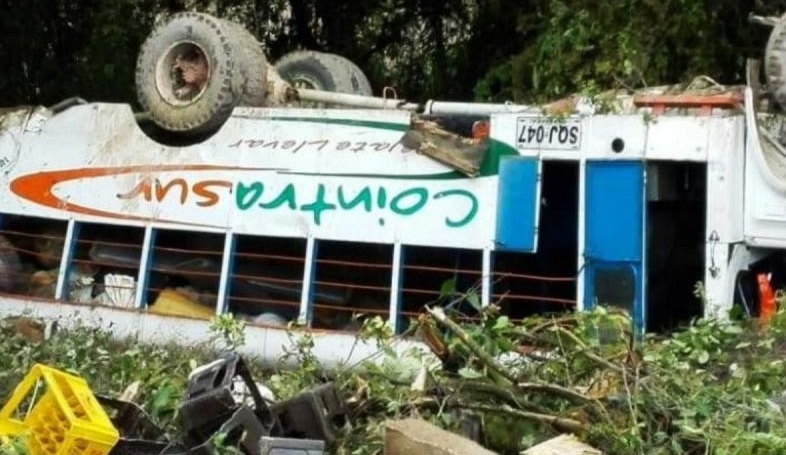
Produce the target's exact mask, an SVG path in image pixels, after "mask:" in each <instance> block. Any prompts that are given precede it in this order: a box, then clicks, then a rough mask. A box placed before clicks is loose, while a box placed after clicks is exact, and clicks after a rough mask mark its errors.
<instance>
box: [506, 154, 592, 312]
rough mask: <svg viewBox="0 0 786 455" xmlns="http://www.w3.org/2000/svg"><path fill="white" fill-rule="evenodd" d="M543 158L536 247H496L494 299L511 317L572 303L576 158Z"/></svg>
mask: <svg viewBox="0 0 786 455" xmlns="http://www.w3.org/2000/svg"><path fill="white" fill-rule="evenodd" d="M542 164H543V166H542V175H541V198H540V199H541V200H540V222H539V224H538V249H537V253H535V254H531V253H512V252H496V253H494V275H493V280H494V293H493V296H494V298H493V300H494V301H498V300H499V301H500V302H501V305H502V308H503V311H504V312H505V313H506V314H508V315H509V316H510V317H511V318H514V319H518V318H523V317H526V316H530V315H533V314H542V313H550V312H564V311H569V310H572V309H573V308H575V305H576V275H577V258H578V219H579V218H578V217H579V164H578V162H576V161H562V160H559V161H558V160H547V161H543V163H542Z"/></svg>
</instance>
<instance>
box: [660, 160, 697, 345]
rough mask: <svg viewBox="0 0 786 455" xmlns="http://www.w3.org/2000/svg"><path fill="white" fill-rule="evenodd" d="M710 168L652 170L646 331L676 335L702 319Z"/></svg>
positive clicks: (679, 165)
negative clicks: (700, 289)
mask: <svg viewBox="0 0 786 455" xmlns="http://www.w3.org/2000/svg"><path fill="white" fill-rule="evenodd" d="M706 187H707V185H706V164H705V163H689V162H650V163H648V164H647V230H646V232H647V291H646V292H647V331H651V332H662V331H668V330H672V329H675V328H677V327H679V326H680V325H683V324H685V323H688V322H689V321H690V320H691V319H693V318H696V317H700V316H701V315H702V303H701V301H700V300H699V298H698V297H696V296H695V295H694V289H695V286H696V284H697V283H699V282H701V281H702V280H703V279H704V237H705V235H704V233H705V229H706V228H705V223H706V222H705V213H706V203H707V199H706Z"/></svg>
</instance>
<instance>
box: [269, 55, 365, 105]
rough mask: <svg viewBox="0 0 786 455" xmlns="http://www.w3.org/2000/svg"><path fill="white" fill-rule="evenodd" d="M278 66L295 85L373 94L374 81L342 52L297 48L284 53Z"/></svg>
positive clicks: (282, 73) (282, 74) (280, 72)
mask: <svg viewBox="0 0 786 455" xmlns="http://www.w3.org/2000/svg"><path fill="white" fill-rule="evenodd" d="M275 68H276V70H277V71H278V73H279V74H280V75H281V77H283V78H284V80H286V81H288V82H289V83H290V84H292V85H293V86H294V87H295V88H310V89H316V90H325V91H329V92H340V93H351V94H355V95H371V94H372V90H371V84H369V82H368V79H367V78H366V76H365V74H363V72H362V71H361V70H360V68H358V67H357V65H355V64H354V63H352V62H351V61H350V60H348V59H346V58H344V57H341V56H339V55H335V54H328V53H324V52H316V51H294V52H290V53H289V54H286V55H284V56H283V57H282V58H281V59H280V60H279V61H278V62H277V63H276V66H275Z"/></svg>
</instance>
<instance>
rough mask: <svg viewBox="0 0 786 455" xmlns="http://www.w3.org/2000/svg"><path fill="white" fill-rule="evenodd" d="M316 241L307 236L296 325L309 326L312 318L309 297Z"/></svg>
mask: <svg viewBox="0 0 786 455" xmlns="http://www.w3.org/2000/svg"><path fill="white" fill-rule="evenodd" d="M317 247H318V245H317V240H316V239H315V238H314V236H313V235H309V236H308V240H306V258H305V261H304V262H305V263H304V264H303V289H302V291H301V294H300V314H299V315H298V324H300V325H305V326H310V325H311V318H312V316H313V310H314V305H313V302H312V301H311V300H312V299H311V297H312V295H313V294H314V292H313V289H312V288H313V285H314V276H315V274H316V261H315V260H314V259H315V257H316V254H317Z"/></svg>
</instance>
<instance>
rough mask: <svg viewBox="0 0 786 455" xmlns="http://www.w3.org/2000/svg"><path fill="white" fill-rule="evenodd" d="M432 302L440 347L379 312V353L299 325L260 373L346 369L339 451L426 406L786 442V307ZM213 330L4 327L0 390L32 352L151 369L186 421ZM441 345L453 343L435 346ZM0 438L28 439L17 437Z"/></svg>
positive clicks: (503, 438)
mask: <svg viewBox="0 0 786 455" xmlns="http://www.w3.org/2000/svg"><path fill="white" fill-rule="evenodd" d="M427 311H428V313H427V314H425V315H424V316H422V317H421V318H420V319H419V320H417V321H416V325H417V328H418V329H417V330H418V332H417V336H418V337H419V338H420V339H421V340H423V341H424V343H425V344H426V345H428V346H429V347H430V348H431V349H432V350H434V351H433V352H428V350H423V349H420V348H413V349H410V350H408V351H405V352H400V350H397V349H395V347H396V343H397V340H398V338H397V337H396V336H394V335H393V334H392V333H391V332H390V330H389V328H387V325H386V324H385V322H384V320H382V319H380V318H371V319H368V320H366V322H365V324H364V329H363V331H362V332H361V333H360V334H359V340H366V341H371V342H373V343H376V345H377V346H378V347H379V349H380V356H378V357H376V358H375V359H366V360H364V361H362V362H360V363H359V364H354V365H349V364H347V365H343V366H342V367H340V368H336V369H333V370H327V369H325V368H324V367H323V366H322V365H321V364H320V362H319V360H318V359H317V358H316V356H315V355H314V352H313V348H314V339H313V338H312V336H311V335H310V334H308V333H306V332H297V331H292V332H291V333H290V337H291V343H290V345H289V346H285V347H284V348H285V353H284V355H282V358H281V363H280V364H279V365H278V366H277V367H276V368H274V369H273V370H272V371H268V372H267V373H265V374H264V375H262V374H261V373H262V371H261V370H260V369H259V368H258V366H256V365H255V366H254V369H255V371H256V373H257V379H258V380H261V382H263V383H265V384H266V385H267V386H269V387H270V388H271V389H272V390H273V391H274V392H275V394H276V395H277V397H279V398H280V399H281V398H288V397H291V396H294V395H296V394H297V393H300V392H302V391H304V390H307V389H309V388H311V387H314V386H315V385H318V384H320V383H322V382H324V381H328V380H331V381H335V382H336V384H337V385H338V386H339V388H340V389H341V390H342V392H343V394H344V396H345V397H346V399H347V403H348V404H349V406H350V411H351V424H350V425H349V426H348V427H347V428H343V429H342V434H341V440H340V441H339V443H338V445H337V446H336V447H333V448H332V449H334V451H333V453H338V454H353V455H371V454H379V453H382V452H383V443H382V437H383V429H384V422H385V420H386V419H391V418H400V417H405V416H418V417H421V418H424V419H427V420H429V421H432V422H434V423H435V424H437V425H439V426H441V427H444V428H448V429H451V430H454V431H460V428H461V426H462V422H463V421H464V419H466V416H467V415H474V416H477V417H479V418H480V419H481V421H482V422H483V439H482V442H483V443H484V444H485V445H486V446H488V447H490V448H492V449H494V450H496V451H498V452H499V453H503V454H505V453H511V454H512V453H518V452H519V451H520V450H522V449H523V448H526V447H528V446H530V445H532V444H535V443H537V442H539V441H542V440H544V439H546V438H548V437H551V436H554V435H556V434H558V433H559V432H562V431H570V432H574V433H577V434H578V435H579V436H580V437H581V438H582V439H584V440H585V441H587V442H588V443H591V444H592V445H594V446H596V447H599V448H602V449H603V450H604V452H605V453H608V454H612V455H613V454H644V453H646V454H664V455H665V454H668V455H672V454H674V455H677V454H689V453H712V454H735V455H753V454H769V453H781V452H783V451H784V450H786V416H785V415H784V411H783V406H786V361H784V359H783V355H784V353H785V352H786V313H784V312H781V313H779V314H777V315H776V316H775V318H774V319H773V320H771V321H770V322H769V324H767V325H766V326H764V325H761V324H759V323H758V322H757V321H753V320H744V321H736V322H732V321H725V322H724V321H709V320H699V321H696V322H695V323H693V324H691V325H690V326H689V327H686V328H685V329H684V330H682V331H679V332H675V333H673V334H671V335H668V336H665V335H664V336H648V337H646V338H644V339H640V340H639V339H636V338H635V337H633V335H632V333H631V331H630V327H631V324H630V320H629V319H628V318H627V316H626V315H625V314H623V313H620V312H618V311H614V310H607V309H604V308H596V309H594V310H593V311H591V312H586V313H580V314H566V315H559V316H550V317H533V318H529V319H526V320H524V321H512V320H510V319H508V318H507V317H505V316H503V315H501V314H499V312H498V310H497V308H495V307H493V306H492V307H490V308H485V309H483V311H482V312H481V313H480V319H479V320H476V321H474V322H466V323H457V322H455V321H454V320H452V319H451V317H450V316H449V313H446V312H445V311H444V310H442V309H441V308H439V307H436V308H428V309H427ZM224 322H226V321H224ZM220 324H221V323H220V321H214V324H213V325H214V327H219V326H220ZM228 326H230V327H234V329H237V326H236V325H232V324H228ZM7 329H8V327H5V328H3V331H4V332H5V331H7ZM234 329H233V330H234ZM230 332H231V331H230ZM235 339H237V337H236V338H235ZM216 343H217V342H216V340H213V341H211V342H209V343H206V344H204V345H201V346H198V347H193V348H183V347H177V346H163V347H161V346H159V347H157V346H151V345H148V344H146V343H142V342H139V340H134V339H129V340H125V341H117V340H113V339H112V338H111V334H110V333H108V332H105V331H101V330H95V329H89V328H87V327H84V326H81V325H79V324H77V325H76V326H74V327H72V328H69V329H67V330H61V331H59V332H56V333H55V334H54V335H53V337H52V338H50V339H49V340H46V341H42V342H31V341H27V340H26V339H24V338H23V337H22V336H19V335H15V336H6V337H5V338H4V339H3V341H2V342H1V343H0V362H3V364H4V365H8V366H9V367H8V368H6V369H4V371H3V372H0V396H4V397H7V396H8V395H9V394H10V392H11V390H12V387H13V386H14V384H16V382H17V381H18V380H19V379H20V378H21V377H22V375H23V374H24V373H25V372H26V371H27V370H28V369H29V368H30V366H32V364H33V363H34V362H42V363H46V364H50V365H53V366H56V367H58V368H62V369H65V370H67V371H72V372H74V373H77V374H79V375H81V376H83V377H85V379H87V381H88V382H89V384H90V385H91V387H92V388H93V389H94V390H95V391H96V392H98V393H102V394H109V395H118V394H119V393H120V392H122V391H123V390H124V389H125V388H126V387H127V386H128V385H129V384H131V383H132V382H134V381H140V383H141V385H142V386H141V387H140V390H141V395H140V396H139V398H138V401H139V403H140V404H142V405H143V407H144V408H145V409H146V410H147V411H148V412H150V413H151V415H152V416H153V417H154V419H155V420H156V421H158V422H159V423H161V424H163V425H164V426H165V427H167V428H168V429H169V430H170V434H174V433H175V432H176V431H177V425H178V424H177V416H176V412H175V409H176V407H177V403H178V401H179V399H180V396H181V394H182V392H183V388H184V386H185V380H186V377H187V375H188V372H189V371H190V370H191V369H193V368H194V367H196V366H197V365H198V364H202V363H203V362H206V361H209V360H210V359H211V356H213V355H216V354H215V352H216V351H215V349H216V348H218V349H221V350H223V349H225V348H226V345H225V344H224V342H223V341H221V342H219V343H218V344H216ZM440 343H441V344H440ZM436 348H439V349H442V351H440V352H439V355H436V356H435V355H434V354H436V353H437V349H436ZM292 364H295V365H297V366H298V367H297V368H291V365H292ZM287 365H290V366H287ZM216 438H217V442H218V443H220V444H219V445H221V446H222V447H223V449H222V450H224V452H222V453H233V450H234V449H233V448H232V447H231V446H229V445H228V444H226V441H224V440H223V436H222V435H216ZM17 445H18V444H17ZM2 447H3V448H2V453H7V454H12V453H13V454H16V453H21V452H19V451H18V450H17V449H14V448H13V447H14V442H13V441H10V442H9V443H8V444H7V445H5V446H2ZM14 450H17V451H16V452H14Z"/></svg>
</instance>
